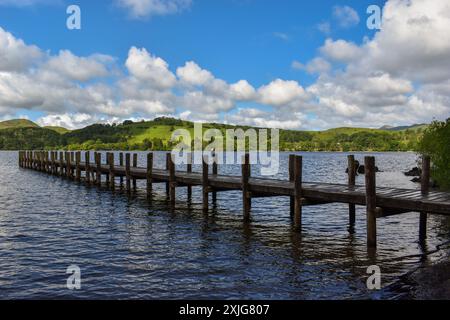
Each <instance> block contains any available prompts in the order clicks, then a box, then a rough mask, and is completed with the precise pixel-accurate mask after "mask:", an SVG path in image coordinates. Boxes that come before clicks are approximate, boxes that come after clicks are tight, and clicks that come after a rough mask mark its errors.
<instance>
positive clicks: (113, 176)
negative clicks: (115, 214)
mask: <svg viewBox="0 0 450 320" xmlns="http://www.w3.org/2000/svg"><path fill="white" fill-rule="evenodd" d="M108 163H109V185H110V187H111V190H113V191H114V190H115V189H116V173H115V169H114V167H115V163H114V153H113V152H110V153H109V159H108Z"/></svg>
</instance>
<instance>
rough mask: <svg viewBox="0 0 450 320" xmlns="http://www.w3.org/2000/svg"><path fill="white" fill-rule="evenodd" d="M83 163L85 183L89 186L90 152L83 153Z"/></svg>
mask: <svg viewBox="0 0 450 320" xmlns="http://www.w3.org/2000/svg"><path fill="white" fill-rule="evenodd" d="M84 162H85V172H86V183H87V184H91V152H90V151H86V152H85V153H84Z"/></svg>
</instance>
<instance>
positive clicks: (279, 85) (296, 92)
mask: <svg viewBox="0 0 450 320" xmlns="http://www.w3.org/2000/svg"><path fill="white" fill-rule="evenodd" d="M258 94H259V96H260V101H261V102H262V103H264V104H268V105H272V106H277V107H279V106H283V105H287V104H289V103H292V102H294V101H295V100H297V99H302V98H304V97H305V90H304V89H303V87H302V86H300V85H299V84H298V82H297V81H286V80H282V79H276V80H274V81H272V82H271V83H269V84H268V85H265V86H262V87H261V88H259V89H258Z"/></svg>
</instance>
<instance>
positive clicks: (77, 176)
mask: <svg viewBox="0 0 450 320" xmlns="http://www.w3.org/2000/svg"><path fill="white" fill-rule="evenodd" d="M80 162H81V152H80V151H77V153H76V154H75V180H76V181H77V182H80V181H81V168H80Z"/></svg>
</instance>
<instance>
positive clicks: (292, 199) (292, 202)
mask: <svg viewBox="0 0 450 320" xmlns="http://www.w3.org/2000/svg"><path fill="white" fill-rule="evenodd" d="M294 167H295V154H290V155H289V181H290V182H294V177H295V173H294ZM289 202H290V203H289V209H290V214H291V218H294V211H295V197H289Z"/></svg>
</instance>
